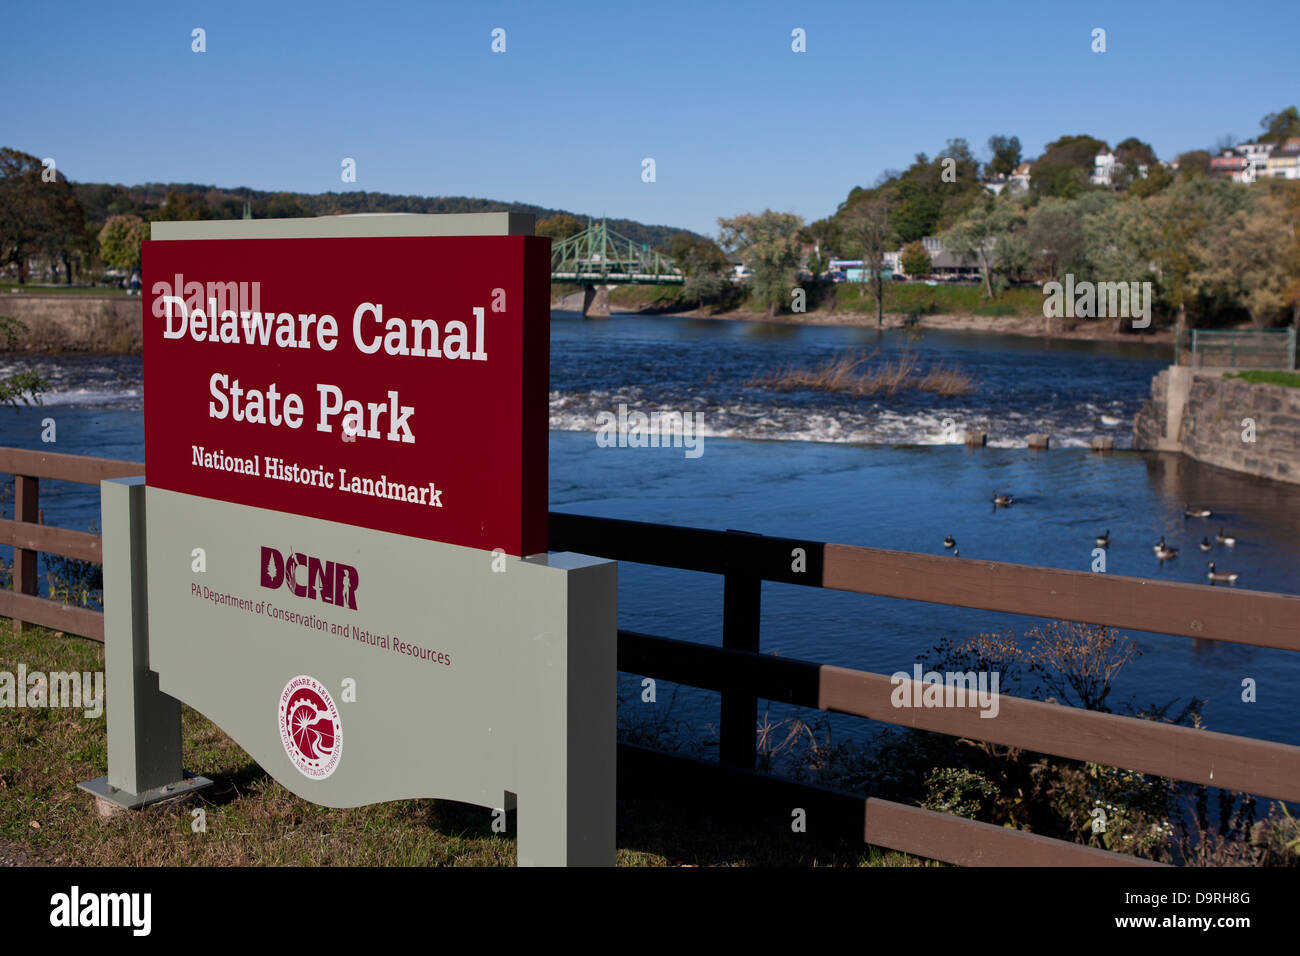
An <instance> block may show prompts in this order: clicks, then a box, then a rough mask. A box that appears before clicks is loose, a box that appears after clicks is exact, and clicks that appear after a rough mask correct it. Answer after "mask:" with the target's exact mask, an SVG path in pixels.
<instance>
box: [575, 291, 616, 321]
mask: <svg viewBox="0 0 1300 956" xmlns="http://www.w3.org/2000/svg"><path fill="white" fill-rule="evenodd" d="M609 289H610V287H609V286H607V285H584V286H583V287H582V317H583V318H584V319H608V318H609Z"/></svg>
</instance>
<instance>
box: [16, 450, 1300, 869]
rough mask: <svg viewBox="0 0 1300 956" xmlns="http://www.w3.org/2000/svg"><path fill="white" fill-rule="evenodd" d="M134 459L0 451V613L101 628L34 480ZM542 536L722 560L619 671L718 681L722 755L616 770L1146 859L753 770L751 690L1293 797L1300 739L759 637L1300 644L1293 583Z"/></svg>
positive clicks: (945, 846) (673, 783) (962, 858)
mask: <svg viewBox="0 0 1300 956" xmlns="http://www.w3.org/2000/svg"><path fill="white" fill-rule="evenodd" d="M142 470H143V466H142V465H140V464H138V463H134V462H123V461H110V460H106V459H96V458H80V457H76V456H70V455H50V454H43V453H39V452H30V451H19V450H16V449H0V472H6V471H7V472H9V473H11V474H13V475H14V476H15V479H14V480H15V488H16V498H15V515H16V520H14V521H4V522H3V523H0V542H3V543H7V544H11V545H14V547H15V549H16V550H15V576H14V584H15V591H14V593H7V592H0V616H10V617H14V618H15V619H16V620H23V621H29V622H32V623H36V624H40V625H43V626H46V627H52V628H57V629H60V630H63V631H67V632H69V633H75V634H81V635H84V636H86V637H90V638H93V639H95V640H101V641H102V640H103V618H102V615H100V614H98V613H96V612H93V611H88V610H85V609H81V608H74V607H69V606H66V605H62V604H59V603H57V602H54V601H48V600H45V599H43V598H40V597H37V596H36V580H35V578H36V568H35V553H36V552H38V551H45V552H50V553H55V554H64V555H69V556H72V557H77V558H81V559H83V560H90V561H95V560H98V559H99V556H100V550H99V539H98V537H97V536H95V535H91V534H86V533H84V532H75V531H68V530H63V529H57V528H47V527H45V526H44V525H43V524H41V523H39V522H38V517H39V509H38V505H37V497H36V495H37V487H38V484H37V482H38V480H39V479H40V478H57V479H61V480H65V481H81V482H85V483H90V484H93V483H97V482H98V481H100V480H101V479H104V478H111V477H123V476H126V475H134V474H140V473H141V471H142ZM550 546H551V549H552V550H555V551H575V552H579V553H583V554H590V555H594V556H597V557H606V558H611V559H615V560H619V561H628V562H634V563H640V564H650V565H658V566H661V567H671V568H679V569H684V570H690V571H697V572H704V573H710V574H720V575H722V576H723V580H724V590H723V604H724V607H723V635H722V637H723V640H722V646H721V647H714V646H708V645H703V644H697V643H693V642H688V641H681V640H675V639H673V638H669V637H660V636H654V635H650V634H641V633H636V632H632V631H619V635H618V640H619V645H618V664H619V670H621V671H624V672H627V673H632V674H638V675H643V676H647V677H653V678H656V679H659V680H668V681H674V682H677V683H681V684H687V685H690V686H693V687H700V688H705V689H709V690H714V691H718V692H720V694H721V700H722V713H721V727H720V736H721V739H720V754H719V756H720V762H719V763H717V764H713V763H708V762H705V761H696V760H690V759H687V758H682V757H678V756H673V755H668V754H661V753H657V752H654V751H650V750H647V749H645V748H642V747H636V746H632V745H626V744H624V745H620V748H619V779H620V785H623V784H626V783H631V782H633V781H644V782H648V783H649V784H650V785H652V786H653V787H654V788H656V789H658V790H661V791H662V790H665V789H670V788H685V789H686V790H687V791H689V792H693V793H695V794H696V795H698V794H699V792H700V790H701V788H707V791H708V793H709V795H710V797H717V798H722V797H723V796H725V795H727V794H731V795H734V796H735V797H736V798H737V799H738V800H740V801H741V802H743V803H744V804H745V805H747V806H750V807H757V806H770V807H773V808H775V809H777V810H778V811H783V812H784V814H785V820H786V821H787V822H788V820H789V819H790V817H789V808H791V807H802V808H803V809H804V810H805V811H806V812H807V814H808V820H809V827H808V831H809V832H810V833H812V832H817V831H820V832H823V833H828V834H831V833H834V834H840V835H846V836H851V837H852V838H853V839H858V840H865V842H867V843H870V844H873V845H876V846H881V847H886V848H890V849H895V850H900V851H903V852H907V853H913V854H916V855H919V856H925V857H930V858H932V859H937V860H943V861H946V862H951V863H958V864H965V865H1071V866H1087V865H1143V864H1146V863H1147V861H1144V860H1140V859H1137V858H1134V857H1131V856H1126V855H1123V854H1117V853H1110V852H1106V851H1103V850H1098V849H1094V848H1091V847H1086V846H1082V845H1079V844H1074V843H1068V842H1065V841H1062V840H1056V839H1052V838H1048V837H1043V836H1038V835H1035V834H1031V833H1026V832H1023V831H1018V830H1012V829H1007V828H1003V827H998V826H993V825H990V824H986V823H980V822H977V821H974V820H969V819H966V818H964V817H957V816H952V815H947V814H942V813H936V812H933V811H929V810H923V809H919V808H917V807H910V806H905V805H902V804H898V803H891V802H889V801H885V800H878V799H875V798H866V799H864V798H862V797H854V796H850V795H847V794H843V793H838V792H834V791H830V790H825V789H822V788H818V787H810V786H808V785H806V784H798V783H793V782H790V781H784V780H780V779H777V778H773V777H770V776H767V775H764V774H759V773H757V772H755V771H754V769H753V768H754V764H755V757H756V753H755V727H756V724H757V716H758V701H759V700H760V699H763V700H770V701H777V702H782V703H787V704H795V705H800V706H803V707H810V708H817V709H820V710H824V711H828V712H834V713H840V714H849V715H856V716H859V717H866V718H869V719H871V720H877V721H881V722H884V723H889V724H896V725H900V726H905V727H913V728H917V729H921V730H928V731H934V732H937V733H942V734H949V735H952V736H957V737H963V738H969V739H974V740H982V741H987V742H990V743H994V744H1000V745H1005V746H1014V747H1019V748H1023V749H1025V750H1029V751H1033V752H1036V753H1044V754H1051V755H1054V756H1057V757H1063V758H1067V759H1072V760H1085V761H1090V762H1093V763H1098V764H1103V765H1106V766H1113V767H1122V768H1125V769H1128V770H1134V771H1140V772H1142V773H1148V774H1154V775H1158V776H1162V777H1170V778H1173V779H1177V780H1184V781H1189V782H1192V783H1199V784H1205V785H1208V786H1214V787H1221V788H1223V789H1226V790H1235V791H1240V792H1244V793H1251V794H1255V795H1257V796H1262V797H1272V798H1277V799H1283V800H1300V747H1295V746H1291V745H1288V744H1279V743H1273V742H1270V741H1263V740H1256V739H1254V738H1250V737H1239V736H1234V735H1231V734H1220V733H1212V732H1209V731H1204V730H1194V729H1191V728H1188V727H1181V726H1176V725H1173V724H1167V723H1158V722H1155V721H1146V720H1139V719H1135V718H1130V717H1120V716H1116V715H1113V714H1103V713H1098V712H1095V711H1088V710H1082V709H1077V708H1072V707H1065V706H1059V705H1054V704H1046V703H1042V702H1040V701H1034V700H1026V699H1022V698H1017V697H1012V696H1008V695H1005V694H1003V695H1000V696H999V713H998V716H997V718H995V719H993V720H987V719H983V718H981V717H980V716H979V712H978V711H977V710H976V709H974V708H973V707H936V708H928V707H908V708H895V707H894V706H892V704H891V701H890V696H891V693H892V691H893V689H894V686H893V684H892V683H891V681H890V678H889V677H887V676H886V675H883V674H873V673H869V672H866V671H857V670H849V669H846V668H842V667H835V666H832V665H828V664H821V663H817V662H813V661H803V660H795V659H791V658H787V657H773V656H770V655H763V654H762V653H760V639H759V638H760V634H759V618H760V610H761V596H762V583H763V582H764V581H771V582H780V583H785V584H795V585H803V586H806V587H817V588H831V589H835V590H841V591H852V592H857V593H861V594H874V595H880V596H884V597H893V598H904V599H908V600H914V601H924V602H931V603H936V604H946V605H953V606H958V607H969V608H978V609H982V610H989V611H1000V612H1008V613H1013V614H1025V615H1032V616H1035V617H1050V618H1054V619H1063V620H1071V621H1076V622H1079V623H1085V624H1097V625H1107V626H1112V627H1125V628H1133V629H1136V630H1143V631H1154V632H1158V633H1166V634H1174V635H1183V636H1187V637H1194V638H1199V639H1203V640H1214V641H1229V642H1234V643H1240V644H1252V645H1256V646H1260V647H1272V648H1280V649H1284V650H1293V651H1294V650H1300V624H1298V623H1297V622H1300V597H1296V596H1292V595H1284V594H1271V593H1267V592H1262V591H1246V590H1241V589H1235V588H1233V589H1229V588H1213V587H1208V586H1201V585H1192V584H1176V583H1165V582H1155V581H1146V580H1143V579H1140V578H1126V577H1120V576H1117V575H1110V574H1105V575H1103V574H1093V573H1091V572H1078V571H1061V570H1056V569H1051V568H1037V567H1031V566H1025V565H1014V564H1002V563H996V562H991V561H974V560H967V559H961V558H952V557H947V556H944V557H939V556H934V555H922V554H913V553H910V552H903V551H887V550H881V549H876V548H860V547H852V546H849V545H841V544H827V543H824V542H819V541H807V540H801V539H795V538H778V537H770V536H765V535H755V534H751V533H748V532H740V531H710V530H704V529H696V528H682V527H674V526H670V525H660V524H649V523H644V522H636V521H622V520H616V519H609V518H593V517H587V516H582V515H570V514H563V513H559V512H552V513H551V515H550Z"/></svg>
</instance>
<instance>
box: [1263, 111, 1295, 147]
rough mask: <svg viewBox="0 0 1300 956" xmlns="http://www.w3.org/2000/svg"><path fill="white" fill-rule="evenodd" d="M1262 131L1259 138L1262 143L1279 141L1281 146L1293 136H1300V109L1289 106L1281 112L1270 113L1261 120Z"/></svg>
mask: <svg viewBox="0 0 1300 956" xmlns="http://www.w3.org/2000/svg"><path fill="white" fill-rule="evenodd" d="M1259 126H1260V129H1262V130H1263V131H1264V132H1263V133H1261V134H1260V135H1259V136H1258V137H1257V140H1258V142H1261V143H1277V144H1278V145H1279V146H1281V145H1282V144H1283V143H1285V142H1286V141H1287V140H1288V139H1290V138H1291V137H1292V136H1300V111H1297V110H1296V108H1295V107H1294V106H1288V107H1287V108H1286V109H1284V110H1283V111H1282V112H1280V113H1269V114H1268V115H1267V116H1265V117H1264V118H1263V119H1262V120H1260V121H1259Z"/></svg>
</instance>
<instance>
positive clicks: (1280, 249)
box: [1191, 181, 1300, 329]
mask: <svg viewBox="0 0 1300 956" xmlns="http://www.w3.org/2000/svg"><path fill="white" fill-rule="evenodd" d="M1252 199H1253V202H1252V203H1251V206H1250V207H1248V208H1241V209H1238V210H1236V211H1235V212H1233V213H1232V214H1231V215H1228V216H1224V217H1216V218H1214V219H1211V220H1210V221H1209V223H1208V228H1206V229H1205V230H1204V232H1203V233H1202V235H1201V236H1200V237H1199V239H1198V240H1197V241H1196V242H1195V243H1194V246H1193V253H1194V254H1195V255H1196V258H1197V260H1198V265H1197V268H1196V269H1195V270H1193V272H1192V276H1191V277H1192V280H1193V281H1196V282H1201V283H1205V284H1207V285H1209V286H1211V287H1216V288H1222V289H1226V290H1229V291H1230V293H1231V294H1232V295H1233V296H1234V297H1235V298H1237V299H1238V300H1239V301H1240V302H1241V304H1242V305H1243V306H1245V308H1246V311H1247V312H1248V313H1249V314H1250V321H1251V323H1252V324H1254V326H1255V327H1256V328H1259V329H1266V328H1268V327H1269V326H1271V325H1275V324H1279V323H1280V322H1285V321H1286V320H1288V319H1290V320H1292V321H1294V319H1295V316H1296V315H1297V314H1300V287H1298V286H1300V283H1297V281H1296V274H1295V272H1294V271H1293V270H1294V268H1295V265H1296V261H1297V256H1296V249H1295V242H1296V233H1295V230H1296V226H1297V219H1300V215H1298V213H1300V198H1297V185H1296V184H1295V183H1292V182H1286V181H1269V182H1267V183H1264V184H1261V188H1260V189H1259V190H1258V191H1256V192H1255V193H1253V194H1252Z"/></svg>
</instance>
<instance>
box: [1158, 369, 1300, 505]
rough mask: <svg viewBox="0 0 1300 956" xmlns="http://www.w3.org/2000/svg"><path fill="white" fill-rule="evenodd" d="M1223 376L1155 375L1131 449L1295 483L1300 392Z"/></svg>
mask: <svg viewBox="0 0 1300 956" xmlns="http://www.w3.org/2000/svg"><path fill="white" fill-rule="evenodd" d="M1226 371H1228V370H1225V369H1191V368H1168V369H1165V370H1164V371H1163V372H1161V373H1160V374H1159V375H1157V376H1156V377H1155V379H1153V380H1152V383H1151V398H1150V399H1149V400H1148V401H1147V402H1146V403H1145V404H1143V406H1142V409H1141V411H1139V412H1138V415H1137V418H1136V419H1135V420H1134V422H1133V447H1134V448H1136V449H1147V450H1157V451H1179V452H1182V453H1183V454H1185V455H1187V456H1188V457H1190V458H1195V459H1196V460H1197V461H1203V462H1205V463H1206V464H1210V465H1217V466H1219V467H1220V468H1228V469H1231V470H1232V471H1239V472H1244V473H1246V474H1250V475H1256V476H1258V477H1260V478H1272V479H1274V480H1277V481H1287V482H1294V483H1300V388H1288V387H1286V386H1283V385H1254V384H1251V383H1249V382H1244V381H1242V380H1241V379H1232V378H1224V377H1223V376H1224V374H1225V372H1226ZM1248 419H1249V421H1247V420H1248ZM1252 422H1253V426H1254V439H1255V440H1254V441H1253V442H1252V441H1249V440H1248V439H1249V438H1250V437H1251V436H1250V426H1251V423H1252Z"/></svg>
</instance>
